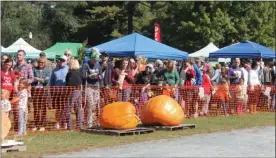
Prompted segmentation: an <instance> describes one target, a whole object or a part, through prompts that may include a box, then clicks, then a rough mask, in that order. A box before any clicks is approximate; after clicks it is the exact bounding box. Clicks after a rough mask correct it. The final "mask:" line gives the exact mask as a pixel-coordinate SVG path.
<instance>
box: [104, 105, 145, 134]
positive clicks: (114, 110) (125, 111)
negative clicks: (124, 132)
mask: <svg viewBox="0 0 276 158" xmlns="http://www.w3.org/2000/svg"><path fill="white" fill-rule="evenodd" d="M139 121H140V120H139V118H138V117H137V116H136V110H135V107H134V105H133V104H131V103H129V102H115V103H111V104H108V105H106V106H104V107H103V109H102V111H101V115H100V118H99V122H100V126H101V127H102V128H108V129H118V130H121V129H131V128H136V126H137V125H138V122H139Z"/></svg>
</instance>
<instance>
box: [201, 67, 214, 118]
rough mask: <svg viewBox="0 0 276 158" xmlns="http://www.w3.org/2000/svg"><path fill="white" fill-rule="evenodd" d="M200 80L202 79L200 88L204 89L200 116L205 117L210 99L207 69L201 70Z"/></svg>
mask: <svg viewBox="0 0 276 158" xmlns="http://www.w3.org/2000/svg"><path fill="white" fill-rule="evenodd" d="M202 79H203V81H202V87H203V88H204V104H203V108H202V112H201V115H204V116H207V113H208V107H209V103H210V99H211V89H212V83H211V79H210V77H209V70H208V69H203V75H202Z"/></svg>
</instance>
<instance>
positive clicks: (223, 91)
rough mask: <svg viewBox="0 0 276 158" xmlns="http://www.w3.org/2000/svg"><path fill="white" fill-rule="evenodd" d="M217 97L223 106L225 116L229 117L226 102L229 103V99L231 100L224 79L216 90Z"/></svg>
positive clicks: (226, 82)
mask: <svg viewBox="0 0 276 158" xmlns="http://www.w3.org/2000/svg"><path fill="white" fill-rule="evenodd" d="M218 95H219V99H220V102H221V104H222V105H223V108H224V114H225V116H229V114H228V102H229V99H230V98H231V95H230V92H229V85H228V81H227V80H226V79H225V78H223V79H222V80H221V85H220V86H219V88H218Z"/></svg>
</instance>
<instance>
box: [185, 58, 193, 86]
mask: <svg viewBox="0 0 276 158" xmlns="http://www.w3.org/2000/svg"><path fill="white" fill-rule="evenodd" d="M184 71H185V73H186V81H185V86H191V85H193V83H192V80H193V79H195V71H194V68H193V63H191V62H190V61H186V62H185V70H184Z"/></svg>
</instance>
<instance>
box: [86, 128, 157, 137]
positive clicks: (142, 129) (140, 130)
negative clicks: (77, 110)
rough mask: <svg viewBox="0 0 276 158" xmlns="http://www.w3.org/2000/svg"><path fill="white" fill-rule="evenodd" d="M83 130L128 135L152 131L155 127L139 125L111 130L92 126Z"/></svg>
mask: <svg viewBox="0 0 276 158" xmlns="http://www.w3.org/2000/svg"><path fill="white" fill-rule="evenodd" d="M81 131H82V132H86V133H94V134H104V135H115V136H126V135H140V134H147V133H152V132H153V131H154V129H152V128H145V127H137V128H134V129H127V130H111V129H103V128H100V127H94V128H93V127H92V128H87V129H82V130H81Z"/></svg>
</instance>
